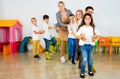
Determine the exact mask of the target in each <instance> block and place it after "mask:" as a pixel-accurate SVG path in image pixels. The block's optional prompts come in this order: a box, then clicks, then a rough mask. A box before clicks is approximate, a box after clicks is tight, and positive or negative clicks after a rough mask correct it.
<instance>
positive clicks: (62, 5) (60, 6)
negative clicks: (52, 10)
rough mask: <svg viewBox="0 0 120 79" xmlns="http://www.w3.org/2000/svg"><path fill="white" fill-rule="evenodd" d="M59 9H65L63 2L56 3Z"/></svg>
mask: <svg viewBox="0 0 120 79" xmlns="http://www.w3.org/2000/svg"><path fill="white" fill-rule="evenodd" d="M58 7H59V10H61V11H62V10H65V4H64V3H63V2H59V3H58Z"/></svg>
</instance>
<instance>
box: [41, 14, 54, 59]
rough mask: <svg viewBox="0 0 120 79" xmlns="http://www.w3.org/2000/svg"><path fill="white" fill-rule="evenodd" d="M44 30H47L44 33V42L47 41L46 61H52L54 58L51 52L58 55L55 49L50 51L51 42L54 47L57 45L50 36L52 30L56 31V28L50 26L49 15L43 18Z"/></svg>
mask: <svg viewBox="0 0 120 79" xmlns="http://www.w3.org/2000/svg"><path fill="white" fill-rule="evenodd" d="M43 26H44V27H43V28H44V30H45V33H44V41H45V56H46V59H48V60H51V59H52V58H51V57H50V55H49V52H52V53H56V52H55V51H54V50H53V49H54V48H53V47H52V48H51V49H50V48H49V47H50V42H52V45H53V46H55V45H56V40H55V39H54V38H52V36H51V34H50V29H55V28H54V27H52V26H50V25H49V16H48V15H44V16H43Z"/></svg>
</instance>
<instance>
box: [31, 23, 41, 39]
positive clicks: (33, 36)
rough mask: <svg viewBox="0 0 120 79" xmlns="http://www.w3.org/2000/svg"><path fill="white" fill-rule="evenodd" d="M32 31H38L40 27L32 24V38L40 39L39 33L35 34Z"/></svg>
mask: <svg viewBox="0 0 120 79" xmlns="http://www.w3.org/2000/svg"><path fill="white" fill-rule="evenodd" d="M34 31H36V32H39V31H40V27H39V26H35V25H33V26H32V39H33V40H40V34H35V33H34Z"/></svg>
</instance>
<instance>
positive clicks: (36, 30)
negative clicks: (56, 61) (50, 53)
mask: <svg viewBox="0 0 120 79" xmlns="http://www.w3.org/2000/svg"><path fill="white" fill-rule="evenodd" d="M31 23H32V25H33V26H32V40H33V51H32V52H33V55H34V58H35V59H36V58H38V59H39V58H40V56H39V46H40V45H39V44H40V34H43V33H44V32H45V31H44V30H40V27H39V26H38V25H37V19H36V18H35V17H33V18H31Z"/></svg>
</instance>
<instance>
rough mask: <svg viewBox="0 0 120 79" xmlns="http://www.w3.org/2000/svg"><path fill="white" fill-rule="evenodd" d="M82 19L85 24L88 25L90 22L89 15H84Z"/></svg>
mask: <svg viewBox="0 0 120 79" xmlns="http://www.w3.org/2000/svg"><path fill="white" fill-rule="evenodd" d="M84 21H85V24H86V25H90V23H91V17H90V16H88V15H87V16H86V17H85V19H84Z"/></svg>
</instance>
